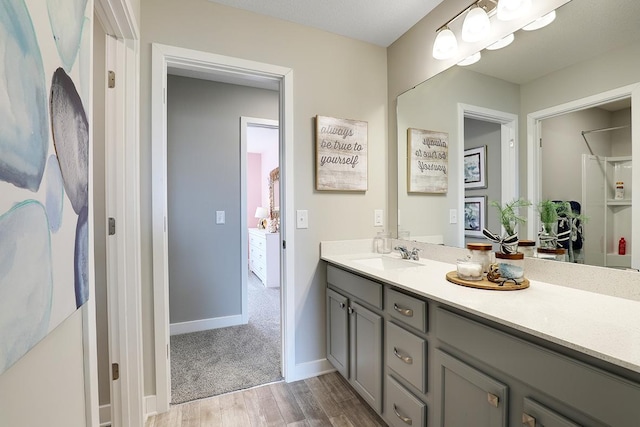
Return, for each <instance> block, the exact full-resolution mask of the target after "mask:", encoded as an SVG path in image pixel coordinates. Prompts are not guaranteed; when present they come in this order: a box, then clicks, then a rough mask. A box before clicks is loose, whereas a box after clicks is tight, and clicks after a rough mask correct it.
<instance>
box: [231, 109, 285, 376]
mask: <svg viewBox="0 0 640 427" xmlns="http://www.w3.org/2000/svg"><path fill="white" fill-rule="evenodd" d="M250 126H255V127H263V128H268V129H279V127H280V125H279V122H278V120H269V119H260V118H257V117H246V116H242V117H240V193H241V194H240V239H241V241H240V252H241V253H242V254H248V253H249V243H248V242H249V231H248V229H249V218H247V128H248V127H250ZM278 151H280V150H279V147H278ZM279 162H280V161H279V160H278V167H279V166H280V164H279ZM278 185H280V182H278ZM280 246H282V245H280ZM243 256H245V255H243ZM243 260H245V261H246V259H245V258H243ZM242 265H243V266H244V267H243V268H242V311H241V317H242V323H243V324H247V323H248V322H249V290H248V288H249V285H248V282H249V274H248V271H247V270H248V268H247V264H246V263H244V264H242ZM281 282H282V280H281ZM280 293H281V294H282V292H280ZM280 301H281V302H282V295H280ZM281 320H282V319H281ZM281 342H282V341H281ZM280 354H282V352H281V353H280ZM281 362H283V360H282V359H281ZM281 365H283V364H282V363H281ZM280 369H281V370H284V366H281V367H280Z"/></svg>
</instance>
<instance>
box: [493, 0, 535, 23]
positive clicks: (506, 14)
mask: <svg viewBox="0 0 640 427" xmlns="http://www.w3.org/2000/svg"><path fill="white" fill-rule="evenodd" d="M529 9H531V0H500V1H499V2H498V19H499V20H501V21H511V20H513V19H516V18H520V17H521V16H524V14H525V13H527V12H528V11H529Z"/></svg>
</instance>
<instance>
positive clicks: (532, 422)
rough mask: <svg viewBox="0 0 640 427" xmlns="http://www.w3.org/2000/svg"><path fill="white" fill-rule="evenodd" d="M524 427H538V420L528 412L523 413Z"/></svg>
mask: <svg viewBox="0 0 640 427" xmlns="http://www.w3.org/2000/svg"><path fill="white" fill-rule="evenodd" d="M522 425H523V426H526V427H536V419H535V418H533V417H532V416H531V415H529V414H527V413H526V412H523V413H522Z"/></svg>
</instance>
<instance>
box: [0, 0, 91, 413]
mask: <svg viewBox="0 0 640 427" xmlns="http://www.w3.org/2000/svg"><path fill="white" fill-rule="evenodd" d="M92 35H93V0H47V1H45V0H34V1H31V0H30V1H26V0H0V376H2V374H3V372H5V371H7V370H8V369H11V366H13V365H15V364H16V363H19V359H20V358H21V357H22V356H23V355H25V354H26V353H27V352H28V351H30V350H31V349H32V348H34V347H36V346H38V343H39V342H40V341H41V340H42V339H43V338H44V337H45V336H47V334H49V333H51V331H53V330H54V329H55V328H57V327H59V325H60V324H61V323H63V322H65V321H66V319H68V318H69V316H71V315H72V314H73V313H74V312H75V311H76V310H78V308H80V307H81V306H82V305H83V304H85V303H86V302H87V301H88V300H89V297H90V291H91V289H92V288H91V287H92V285H93V270H92V267H93V265H92V262H91V259H90V253H91V251H90V249H91V247H92V244H93V242H92V240H91V236H92V233H91V232H90V230H91V227H92V226H93V215H92V211H91V207H90V206H89V200H90V189H91V185H90V184H91V180H90V177H89V171H90V170H91V163H90V162H91V147H90V137H89V136H90V135H89V127H90V118H89V117H87V114H86V110H85V107H84V106H85V105H87V106H88V105H91V102H92V99H91V85H90V84H87V82H90V81H91V67H90V61H89V59H90V58H91V47H92V44H91V43H90V41H91V40H92V37H91V36H92ZM46 76H50V80H49V78H47V77H46ZM79 85H80V86H79ZM77 87H82V88H83V95H84V98H83V99H81V97H80V96H79V94H78V91H77V90H76V88H77ZM77 338H78V340H82V339H83V337H82V336H78V337H77ZM61 345H64V344H61ZM0 418H1V417H0ZM0 424H2V422H1V421H0Z"/></svg>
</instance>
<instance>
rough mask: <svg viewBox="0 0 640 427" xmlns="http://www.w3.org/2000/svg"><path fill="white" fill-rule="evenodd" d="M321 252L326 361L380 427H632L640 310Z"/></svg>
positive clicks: (445, 266)
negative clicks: (469, 284) (474, 284)
mask: <svg viewBox="0 0 640 427" xmlns="http://www.w3.org/2000/svg"><path fill="white" fill-rule="evenodd" d="M325 243H329V244H328V245H325ZM330 243H332V242H323V248H322V259H323V260H325V261H326V262H327V265H326V268H327V358H328V360H329V361H330V362H331V363H332V364H333V365H334V366H335V368H336V369H337V370H338V371H339V372H340V373H341V374H342V375H343V376H344V377H345V378H346V379H347V380H348V381H349V382H350V384H352V386H353V387H354V389H355V390H357V391H358V393H359V394H360V395H361V396H362V397H363V399H364V400H365V401H366V402H368V403H369V405H371V407H372V408H373V409H374V410H375V411H376V412H378V413H379V414H380V415H381V416H382V417H383V418H384V420H385V421H386V422H387V423H388V424H389V425H391V426H402V427H404V426H408V425H410V426H427V425H428V426H446V427H456V426H460V427H462V426H503V427H506V426H520V425H523V426H532V427H535V426H545V427H551V426H621V427H622V426H638V425H640V302H638V301H634V300H628V299H624V298H617V297H612V296H608V295H601V294H597V293H594V292H587V291H583V290H579V289H572V288H569V287H564V286H558V285H552V284H548V283H543V282H539V281H535V280H531V285H530V287H529V288H528V289H524V290H518V291H508V292H500V291H491V290H480V289H471V288H466V287H463V286H459V285H456V284H453V283H450V282H447V281H446V279H445V275H446V273H447V272H449V271H451V270H455V265H454V264H453V263H445V262H439V261H434V260H425V259H422V260H420V261H408V260H401V259H399V257H398V256H397V255H396V254H391V255H378V254H372V253H367V252H353V251H333V250H332V249H331V245H330Z"/></svg>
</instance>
